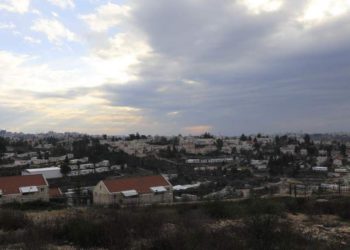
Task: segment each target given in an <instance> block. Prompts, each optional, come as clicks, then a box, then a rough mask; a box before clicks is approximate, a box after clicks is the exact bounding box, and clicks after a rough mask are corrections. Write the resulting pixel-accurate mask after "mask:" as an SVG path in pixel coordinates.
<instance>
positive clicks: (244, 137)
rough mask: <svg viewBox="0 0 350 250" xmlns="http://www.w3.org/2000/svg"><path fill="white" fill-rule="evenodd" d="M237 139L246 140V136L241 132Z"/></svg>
mask: <svg viewBox="0 0 350 250" xmlns="http://www.w3.org/2000/svg"><path fill="white" fill-rule="evenodd" d="M239 140H241V141H246V140H247V137H246V136H245V134H242V135H241V137H240V138H239Z"/></svg>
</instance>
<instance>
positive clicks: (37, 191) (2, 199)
mask: <svg viewBox="0 0 350 250" xmlns="http://www.w3.org/2000/svg"><path fill="white" fill-rule="evenodd" d="M36 200H42V201H49V185H48V183H47V181H46V179H45V178H44V177H43V175H41V174H40V175H27V176H7V177H0V204H4V203H9V202H28V201H36Z"/></svg>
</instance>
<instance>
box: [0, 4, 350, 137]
mask: <svg viewBox="0 0 350 250" xmlns="http://www.w3.org/2000/svg"><path fill="white" fill-rule="evenodd" d="M349 128H350V0H293V1H291V0H215V1H214V0H176V1H169V0H147V1H140V0H110V1H105V0H0V129H6V130H9V131H22V132H30V133H33V132H34V133H35V132H46V131H51V130H53V131H57V132H65V131H70V132H73V131H75V132H83V133H89V134H113V135H121V134H129V133H134V132H140V133H143V134H162V135H177V134H193V135H196V134H201V133H203V132H206V131H208V132H211V133H214V134H217V135H239V134H241V133H258V132H261V133H281V132H308V133H312V132H321V133H322V132H350V131H349V130H350V129H349Z"/></svg>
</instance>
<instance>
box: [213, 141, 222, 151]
mask: <svg viewBox="0 0 350 250" xmlns="http://www.w3.org/2000/svg"><path fill="white" fill-rule="evenodd" d="M215 145H216V148H217V150H218V151H221V149H222V147H223V146H224V142H223V140H222V139H220V138H218V139H217V140H216V142H215Z"/></svg>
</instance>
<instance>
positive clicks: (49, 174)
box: [22, 167, 62, 179]
mask: <svg viewBox="0 0 350 250" xmlns="http://www.w3.org/2000/svg"><path fill="white" fill-rule="evenodd" d="M37 174H42V175H43V176H44V177H45V178H46V179H55V178H61V177H62V173H61V168H59V167H50V168H33V169H25V170H23V171H22V175H37Z"/></svg>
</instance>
